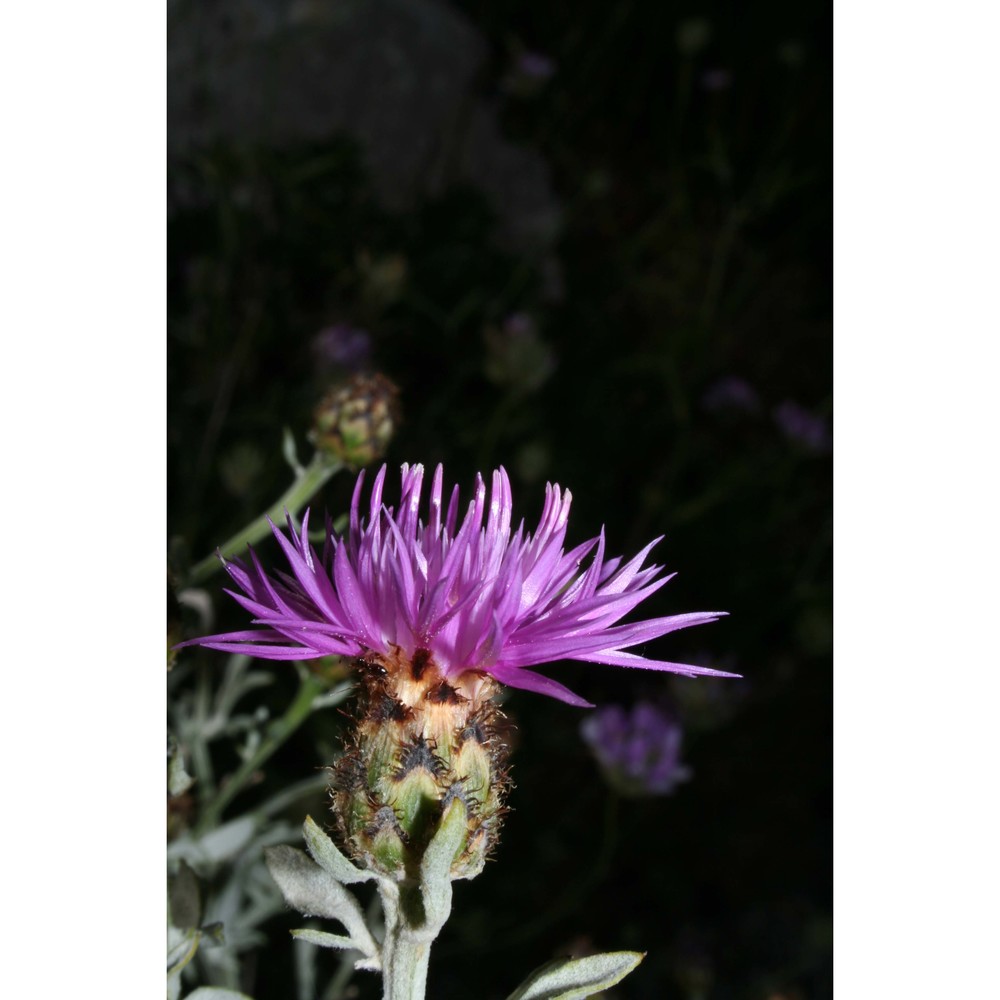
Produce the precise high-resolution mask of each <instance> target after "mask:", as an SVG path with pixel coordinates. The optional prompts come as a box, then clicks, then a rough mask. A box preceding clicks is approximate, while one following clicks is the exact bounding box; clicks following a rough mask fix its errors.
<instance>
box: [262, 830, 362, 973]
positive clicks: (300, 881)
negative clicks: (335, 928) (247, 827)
mask: <svg viewBox="0 0 1000 1000" xmlns="http://www.w3.org/2000/svg"><path fill="white" fill-rule="evenodd" d="M264 859H265V861H266V862H267V867H268V870H269V871H270V872H271V877H272V878H273V879H274V881H275V882H277V883H278V888H279V889H281V894H282V895H283V896H284V897H285V902H286V903H288V905H289V906H292V907H294V908H295V909H296V910H298V911H299V912H300V913H304V914H305V915H306V916H308V917H329V918H330V919H332V920H339V921H340V922H341V923H342V924H343V925H344V926H345V927H346V928H347V930H348V933H349V934H350V936H351V938H352V940H353V941H354V946H355V947H356V948H357V949H358V951H361V952H364V954H366V955H369V956H372V955H377V954H378V946H377V945H376V944H375V940H374V939H373V938H372V936H371V932H370V931H369V930H368V928H367V927H366V926H365V918H364V915H363V914H362V912H361V907H360V906H358V902H357V900H356V899H355V898H354V897H353V896H352V895H351V894H350V893H349V892H348V891H347V890H346V889H345V888H344V887H343V886H342V885H341V884H340V883H339V882H338V881H337V879H336V878H335V877H334V876H333V875H331V874H330V873H329V872H328V871H326V870H325V869H323V868H320V866H319V865H318V864H316V862H315V861H313V860H312V858H310V857H309V856H308V855H307V854H305V853H304V852H303V851H299V850H296V849H295V848H294V847H288V846H287V845H285V844H281V845H279V846H278V847H268V848H266V849H265V851H264Z"/></svg>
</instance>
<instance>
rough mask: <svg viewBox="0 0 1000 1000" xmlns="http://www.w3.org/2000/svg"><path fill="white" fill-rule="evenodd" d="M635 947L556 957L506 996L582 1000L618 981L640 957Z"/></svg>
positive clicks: (510, 999)
mask: <svg viewBox="0 0 1000 1000" xmlns="http://www.w3.org/2000/svg"><path fill="white" fill-rule="evenodd" d="M645 957H646V956H645V954H644V953H643V952H639V951H610V952H606V953H605V954H603V955H591V956H589V957H588V958H559V959H556V960H555V961H554V962H548V963H547V964H546V965H543V966H542V967H541V968H539V969H535V971H534V972H533V973H532V974H531V975H530V976H528V978H527V979H526V980H525V981H524V982H523V983H521V985H520V986H519V987H518V988H517V989H516V990H514V992H513V993H511V995H510V996H509V997H508V998H507V1000H582V998H583V997H589V996H593V995H594V994H595V993H600V992H601V990H606V989H608V988H609V987H611V986H614V985H615V983H618V982H621V980H623V979H624V978H625V977H626V976H627V975H628V974H629V973H630V972H631V971H632V970H633V969H634V968H635V967H636V966H637V965H638V964H639V963H640V962H641V961H642V960H643V958H645Z"/></svg>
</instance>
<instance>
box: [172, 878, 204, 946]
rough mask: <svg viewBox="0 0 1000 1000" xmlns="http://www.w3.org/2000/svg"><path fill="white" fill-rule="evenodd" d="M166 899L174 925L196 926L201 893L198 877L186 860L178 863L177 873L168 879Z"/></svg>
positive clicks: (198, 917)
mask: <svg viewBox="0 0 1000 1000" xmlns="http://www.w3.org/2000/svg"><path fill="white" fill-rule="evenodd" d="M167 899H168V901H169V903H170V921H171V923H172V924H173V925H174V927H179V928H181V929H182V930H186V929H187V928H189V927H197V926H198V924H199V923H200V922H201V893H200V891H199V889H198V879H197V877H196V876H195V873H194V872H193V871H192V870H191V867H190V865H188V863H187V862H186V861H182V862H181V863H180V866H179V867H178V869H177V874H176V875H175V876H174V877H173V878H172V879H171V880H170V884H169V888H168V893H167Z"/></svg>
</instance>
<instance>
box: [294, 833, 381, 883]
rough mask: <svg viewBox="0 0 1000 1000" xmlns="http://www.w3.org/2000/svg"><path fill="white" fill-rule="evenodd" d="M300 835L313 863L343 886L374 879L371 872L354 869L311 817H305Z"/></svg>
mask: <svg viewBox="0 0 1000 1000" xmlns="http://www.w3.org/2000/svg"><path fill="white" fill-rule="evenodd" d="M302 835H303V836H304V837H305V841H306V848H307V849H308V851H309V853H310V854H311V855H312V859H313V861H315V862H316V864H318V865H319V866H320V868H322V869H323V870H324V871H327V872H329V873H330V874H331V875H332V876H333V877H334V878H335V879H336V880H337V881H338V882H340V883H342V884H343V885H352V884H353V883H355V882H367V881H368V879H371V878H374V877H375V875H374V873H373V872H368V871H364V870H363V869H361V868H355V867H354V865H353V864H351V862H350V861H349V860H348V859H347V858H345V857H344V855H343V854H341V852H340V849H339V848H338V847H337V845H336V844H335V843H334V842H333V841H332V840H331V839H330V838H329V837H328V836H327V835H326V834H325V833H324V832H323V831H322V830H321V829H320V828H319V827H318V826H317V825H316V823H315V822H313V818H312V817H311V816H307V817H306V821H305V823H303V824H302Z"/></svg>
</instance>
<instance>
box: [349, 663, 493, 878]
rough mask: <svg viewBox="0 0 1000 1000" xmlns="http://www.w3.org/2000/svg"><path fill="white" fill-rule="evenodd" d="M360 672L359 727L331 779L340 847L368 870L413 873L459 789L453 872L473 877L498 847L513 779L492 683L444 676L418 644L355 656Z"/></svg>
mask: <svg viewBox="0 0 1000 1000" xmlns="http://www.w3.org/2000/svg"><path fill="white" fill-rule="evenodd" d="M358 674H359V676H360V679H361V690H360V697H359V699H358V713H357V716H356V718H355V720H354V721H355V725H354V727H353V728H352V732H351V735H350V737H349V741H348V746H347V752H346V753H345V754H344V756H343V757H341V758H340V760H339V761H338V762H337V763H336V764H335V765H334V767H333V769H332V771H333V777H332V781H331V794H332V797H333V811H334V813H335V815H336V817H337V822H338V825H339V827H340V833H341V836H342V839H343V842H344V844H345V846H346V847H347V848H348V850H349V851H350V853H351V854H352V855H353V856H354V857H355V859H356V860H357V861H358V862H360V863H361V864H362V865H363V866H364V867H366V868H370V869H374V870H376V871H379V872H381V873H382V874H384V875H388V876H390V877H393V878H396V879H398V880H399V881H411V880H414V879H416V878H417V874H418V870H419V866H420V859H421V857H422V856H423V853H424V849H425V848H426V846H427V844H428V842H429V841H430V838H431V837H432V836H433V834H434V831H435V830H436V829H437V828H438V824H439V821H440V819H441V816H442V815H443V813H444V810H445V809H446V808H447V806H448V805H449V803H450V802H451V801H452V799H453V798H454V797H456V796H458V797H459V798H461V799H462V801H463V802H464V804H465V807H466V812H467V815H468V827H467V832H466V836H465V838H464V840H463V842H462V845H461V847H460V849H459V851H458V854H457V855H456V858H455V861H454V862H453V864H452V877H453V878H472V877H473V876H474V875H476V874H478V873H479V871H480V870H481V869H482V866H483V863H484V862H485V860H486V858H487V856H488V855H489V854H490V852H491V851H492V850H493V848H494V847H495V846H496V841H497V836H498V834H499V830H500V822H501V819H502V817H503V815H504V812H505V811H506V810H505V808H504V799H505V796H506V792H507V788H508V786H509V783H510V782H509V779H508V772H507V752H508V751H507V742H506V740H505V739H504V738H503V733H502V730H503V728H504V718H503V715H502V713H501V712H500V710H499V709H498V708H497V706H496V705H495V703H494V702H493V696H494V695H495V693H496V690H497V686H496V684H495V682H494V681H492V680H491V679H490V678H489V677H488V676H486V675H483V674H478V673H474V672H471V671H470V672H467V673H465V674H462V675H461V676H459V677H452V678H447V677H445V676H444V674H443V673H442V672H441V670H440V668H439V667H438V665H437V664H436V663H435V662H434V660H433V658H432V657H431V655H430V654H429V652H428V651H427V650H423V649H421V650H418V651H417V653H416V655H414V656H413V657H412V658H406V657H405V656H403V655H402V654H400V655H399V656H398V657H396V658H389V659H371V658H369V659H368V660H363V661H360V662H359V664H358Z"/></svg>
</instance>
